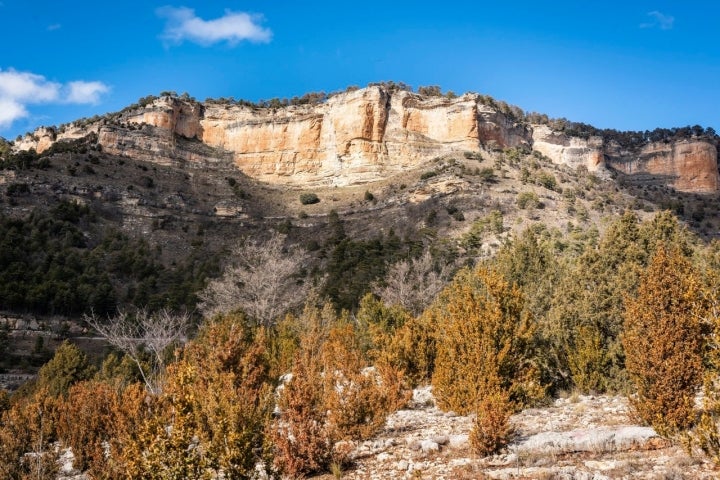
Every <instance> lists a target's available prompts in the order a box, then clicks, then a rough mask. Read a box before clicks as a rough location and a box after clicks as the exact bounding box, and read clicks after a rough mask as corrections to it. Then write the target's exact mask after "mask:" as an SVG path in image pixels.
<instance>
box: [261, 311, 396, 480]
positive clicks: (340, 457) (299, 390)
mask: <svg viewBox="0 0 720 480" xmlns="http://www.w3.org/2000/svg"><path fill="white" fill-rule="evenodd" d="M300 323H301V324H304V325H307V327H306V332H305V333H304V334H303V335H302V337H301V341H300V347H299V349H298V351H297V353H296V355H295V362H294V366H293V369H292V375H291V376H290V378H289V380H288V381H287V383H285V384H284V386H283V387H282V390H281V393H280V397H279V399H278V404H279V406H280V410H281V415H280V418H279V419H278V420H277V421H276V422H275V423H274V425H273V427H272V429H271V437H272V443H273V444H274V445H275V465H276V466H277V467H278V468H279V469H280V470H281V471H282V472H283V473H285V474H287V475H290V476H291V477H296V476H299V475H308V474H312V473H315V472H320V471H327V470H328V469H329V468H330V466H331V464H333V463H335V464H340V465H341V464H343V463H344V462H345V461H346V455H347V453H349V452H347V451H345V450H344V449H343V445H345V446H347V445H348V444H343V443H339V441H340V440H360V439H366V438H369V437H370V436H371V435H373V434H374V433H376V432H377V431H378V430H379V429H380V428H381V427H382V425H383V424H384V422H385V418H386V417H387V415H388V414H389V413H390V412H392V411H395V410H396V409H397V408H398V406H399V405H401V404H402V403H403V402H404V401H406V400H407V396H406V391H405V389H404V382H403V380H402V375H401V374H400V373H399V372H398V371H397V369H395V368H392V367H391V366H389V365H387V364H384V363H383V362H376V365H375V367H374V368H368V363H367V360H366V359H365V358H364V356H363V352H362V348H361V338H360V337H359V336H358V332H357V331H356V330H355V327H354V326H353V324H352V323H350V321H349V318H348V317H347V316H343V317H341V318H340V319H337V318H336V317H335V314H334V313H333V310H332V307H331V306H330V305H329V304H328V305H326V306H325V307H324V308H323V310H322V311H321V310H318V309H317V308H313V307H306V309H305V312H304V314H303V318H302V319H301V321H300Z"/></svg>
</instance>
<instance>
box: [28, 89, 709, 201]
mask: <svg viewBox="0 0 720 480" xmlns="http://www.w3.org/2000/svg"><path fill="white" fill-rule="evenodd" d="M483 100H484V98H483V97H482V96H480V95H477V94H465V95H463V96H461V97H457V98H453V99H448V98H445V97H427V96H421V95H418V94H415V93H412V92H407V91H402V90H400V91H398V90H388V89H386V88H384V87H381V86H372V87H368V88H364V89H360V90H356V91H352V92H346V93H342V94H338V95H334V96H332V97H331V98H330V99H328V100H327V101H326V102H324V103H321V104H318V105H301V106H288V107H282V108H259V107H250V106H244V105H237V104H227V103H222V104H221V103H206V104H200V103H197V102H194V101H190V100H184V99H181V98H177V97H171V96H163V97H160V98H158V99H156V100H155V101H153V102H152V103H150V104H148V105H145V106H143V107H137V108H135V109H130V110H125V111H123V112H120V113H118V114H114V115H112V116H109V117H106V118H105V119H103V120H100V121H97V122H95V123H91V124H89V125H85V126H83V127H80V126H78V125H72V124H71V125H70V126H69V127H66V128H64V129H63V130H62V131H61V132H57V131H56V130H55V129H51V128H41V129H38V130H37V131H36V132H35V133H34V134H33V135H26V136H25V138H23V139H21V140H19V141H18V142H16V144H15V148H16V149H25V150H27V149H30V148H35V149H36V150H37V151H38V152H42V151H44V150H45V149H47V148H49V147H50V145H52V144H53V143H54V142H56V141H59V140H67V139H74V138H78V137H81V136H83V135H87V134H88V133H90V132H95V133H97V134H98V142H99V143H100V145H101V146H102V147H103V149H104V150H105V151H107V152H108V153H113V154H120V155H128V156H132V157H134V158H138V159H143V160H147V161H152V162H157V163H160V164H170V163H173V162H177V161H179V160H180V161H189V162H201V163H202V162H207V161H210V162H212V161H217V160H223V161H226V160H228V159H230V160H231V161H232V162H234V164H235V165H236V166H237V168H239V169H240V170H241V171H242V172H244V173H245V174H246V175H248V176H250V177H254V178H256V179H259V180H262V181H265V182H268V183H276V184H286V185H297V186H304V187H307V186H312V185H349V184H358V183H365V182H370V181H374V180H378V179H381V178H384V177H386V176H388V175H391V174H393V173H397V172H401V171H403V170H405V169H408V168H412V167H416V166H418V165H420V164H422V163H423V162H425V161H427V160H429V159H431V158H434V157H437V156H440V155H445V154H450V153H458V152H462V151H471V152H477V151H479V150H481V149H482V148H508V147H517V146H520V145H526V146H531V147H532V148H534V149H535V150H537V151H539V152H540V153H542V154H544V155H546V156H548V157H549V158H551V159H552V160H553V161H554V162H556V163H559V164H566V165H570V166H572V167H578V166H580V165H582V166H585V167H587V169H588V170H589V171H591V172H598V173H602V172H605V171H607V169H608V168H611V169H615V170H616V171H619V172H622V173H623V174H625V175H627V176H629V177H631V178H632V179H635V180H638V181H646V180H647V181H652V182H656V183H663V184H667V185H671V186H673V187H675V188H676V189H677V190H681V191H689V192H701V193H708V192H716V191H718V188H720V181H719V179H718V169H717V150H716V147H715V145H714V144H712V143H711V142H710V141H706V140H701V139H698V140H694V139H693V140H691V141H680V142H675V143H668V144H665V143H661V144H648V145H646V146H645V147H643V148H642V149H641V150H640V151H624V150H623V149H622V148H621V147H620V146H619V145H617V144H614V143H612V142H607V141H605V140H604V139H603V138H601V137H591V138H589V139H582V138H576V137H569V136H567V135H565V134H564V133H561V132H555V131H552V130H551V129H550V128H549V127H548V126H546V125H533V126H532V127H531V126H529V125H527V124H524V123H520V122H517V121H515V120H513V119H512V118H511V117H510V116H508V115H505V114H503V113H501V112H499V111H497V110H496V109H495V108H493V107H490V106H488V105H487V104H486V103H485V102H484V101H483Z"/></svg>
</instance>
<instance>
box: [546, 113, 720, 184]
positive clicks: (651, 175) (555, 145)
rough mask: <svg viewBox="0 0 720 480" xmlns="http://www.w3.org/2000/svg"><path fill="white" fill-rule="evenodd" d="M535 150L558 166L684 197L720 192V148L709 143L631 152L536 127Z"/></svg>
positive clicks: (659, 145)
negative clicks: (611, 173)
mask: <svg viewBox="0 0 720 480" xmlns="http://www.w3.org/2000/svg"><path fill="white" fill-rule="evenodd" d="M533 148H534V149H535V150H537V151H539V152H540V153H542V154H543V155H546V156H547V157H549V158H550V159H552V161H553V162H555V163H558V164H566V165H569V166H572V167H578V166H581V165H582V166H585V167H586V168H587V169H588V170H589V171H591V172H603V171H605V170H607V169H611V170H615V171H617V172H620V173H621V174H623V175H624V176H625V177H626V179H627V180H629V181H635V182H640V183H655V184H662V185H668V186H671V187H673V188H675V189H676V190H679V191H682V192H695V193H716V192H718V191H720V177H719V176H718V154H717V147H716V146H715V144H714V143H713V142H711V141H710V140H708V139H703V138H691V139H685V140H677V141H672V142H651V143H647V144H645V145H643V146H642V147H639V148H635V149H628V148H623V147H622V146H620V145H619V144H618V143H617V142H614V141H606V140H605V139H603V138H602V137H599V136H594V137H590V138H588V139H583V138H578V137H569V136H567V135H565V134H563V133H560V132H555V131H552V130H551V129H550V128H549V127H548V126H546V125H533Z"/></svg>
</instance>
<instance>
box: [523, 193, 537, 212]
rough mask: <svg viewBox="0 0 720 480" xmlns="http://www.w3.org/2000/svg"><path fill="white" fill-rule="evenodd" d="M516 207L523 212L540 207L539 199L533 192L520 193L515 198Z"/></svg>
mask: <svg viewBox="0 0 720 480" xmlns="http://www.w3.org/2000/svg"><path fill="white" fill-rule="evenodd" d="M517 206H518V207H519V208H521V209H523V210H525V209H530V210H532V209H534V208H538V207H540V199H539V198H538V196H537V194H536V193H535V192H521V193H519V194H518V197H517Z"/></svg>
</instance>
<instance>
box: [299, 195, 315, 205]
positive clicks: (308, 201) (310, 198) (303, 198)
mask: <svg viewBox="0 0 720 480" xmlns="http://www.w3.org/2000/svg"><path fill="white" fill-rule="evenodd" d="M319 202H320V198H318V196H317V195H316V194H314V193H301V194H300V203H302V204H303V205H312V204H313V203H319Z"/></svg>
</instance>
